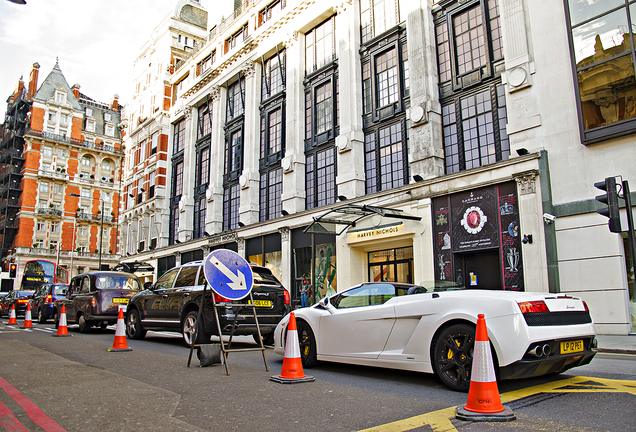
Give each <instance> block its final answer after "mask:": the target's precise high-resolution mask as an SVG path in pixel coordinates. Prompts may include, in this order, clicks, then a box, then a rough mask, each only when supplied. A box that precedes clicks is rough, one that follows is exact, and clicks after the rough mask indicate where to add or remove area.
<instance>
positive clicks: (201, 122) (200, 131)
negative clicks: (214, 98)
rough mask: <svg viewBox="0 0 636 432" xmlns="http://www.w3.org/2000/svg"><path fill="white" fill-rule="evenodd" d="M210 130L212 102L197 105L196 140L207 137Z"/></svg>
mask: <svg viewBox="0 0 636 432" xmlns="http://www.w3.org/2000/svg"><path fill="white" fill-rule="evenodd" d="M211 131H212V104H208V103H205V104H204V105H201V106H200V107H199V116H198V120H197V140H199V139H201V138H204V137H207V136H208V135H210V132H211Z"/></svg>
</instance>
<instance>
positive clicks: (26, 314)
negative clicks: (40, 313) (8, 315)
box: [24, 309, 31, 321]
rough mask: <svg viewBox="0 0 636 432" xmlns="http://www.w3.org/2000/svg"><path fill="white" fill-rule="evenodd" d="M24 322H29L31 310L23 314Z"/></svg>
mask: <svg viewBox="0 0 636 432" xmlns="http://www.w3.org/2000/svg"><path fill="white" fill-rule="evenodd" d="M24 320H25V321H31V309H29V310H28V311H26V312H25V315H24Z"/></svg>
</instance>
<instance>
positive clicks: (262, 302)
mask: <svg viewBox="0 0 636 432" xmlns="http://www.w3.org/2000/svg"><path fill="white" fill-rule="evenodd" d="M254 306H256V307H272V301H271V300H254Z"/></svg>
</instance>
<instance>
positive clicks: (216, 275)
mask: <svg viewBox="0 0 636 432" xmlns="http://www.w3.org/2000/svg"><path fill="white" fill-rule="evenodd" d="M203 273H204V274H205V279H206V280H207V281H208V283H209V284H210V286H211V287H212V289H213V290H214V292H215V293H217V294H218V295H220V296H223V297H225V298H228V299H230V300H240V299H242V298H244V297H246V296H247V295H249V293H250V291H251V290H252V286H254V274H253V273H252V268H251V267H250V265H249V263H248V262H247V261H245V258H243V257H242V256H240V255H239V254H237V253H236V252H234V251H231V250H228V249H217V250H214V251H212V252H210V253H209V254H208V256H207V257H206V258H205V261H204V263H203Z"/></svg>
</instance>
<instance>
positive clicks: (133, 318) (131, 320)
mask: <svg viewBox="0 0 636 432" xmlns="http://www.w3.org/2000/svg"><path fill="white" fill-rule="evenodd" d="M126 336H128V337H129V338H130V339H143V338H144V336H146V329H144V328H143V327H142V325H141V319H140V318H139V311H138V310H137V309H133V310H131V311H130V312H128V314H127V315H126Z"/></svg>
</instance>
